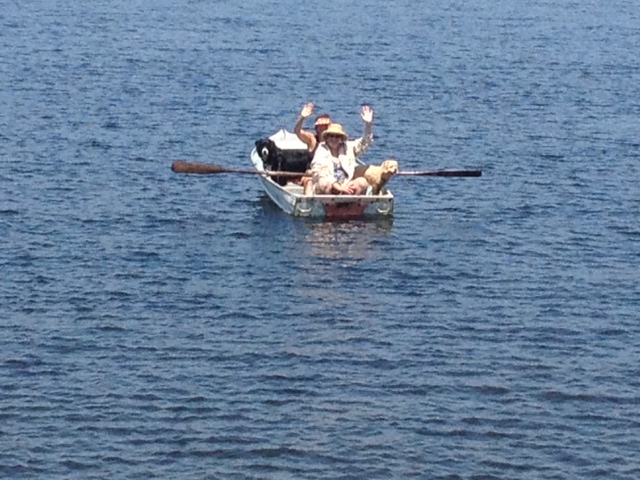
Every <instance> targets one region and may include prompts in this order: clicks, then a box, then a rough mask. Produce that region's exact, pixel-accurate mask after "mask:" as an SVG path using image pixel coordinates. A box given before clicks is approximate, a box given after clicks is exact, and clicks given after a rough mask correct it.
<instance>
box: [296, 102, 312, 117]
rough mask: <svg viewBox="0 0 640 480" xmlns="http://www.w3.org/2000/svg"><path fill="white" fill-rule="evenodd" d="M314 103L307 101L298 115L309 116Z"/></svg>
mask: <svg viewBox="0 0 640 480" xmlns="http://www.w3.org/2000/svg"><path fill="white" fill-rule="evenodd" d="M314 107H315V105H314V104H313V103H311V102H310V103H307V104H306V105H305V106H304V107H302V111H301V112H300V116H301V117H302V118H309V117H310V116H311V114H312V113H313V108H314Z"/></svg>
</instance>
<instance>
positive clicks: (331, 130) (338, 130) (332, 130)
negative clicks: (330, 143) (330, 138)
mask: <svg viewBox="0 0 640 480" xmlns="http://www.w3.org/2000/svg"><path fill="white" fill-rule="evenodd" d="M327 135H340V136H341V137H342V138H343V139H345V140H347V139H348V138H349V135H347V134H346V132H345V131H344V129H343V128H342V125H340V124H339V123H332V124H331V125H329V127H328V128H327V129H326V130H325V131H324V132H322V140H324V139H325V138H327Z"/></svg>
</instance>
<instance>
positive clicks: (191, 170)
mask: <svg viewBox="0 0 640 480" xmlns="http://www.w3.org/2000/svg"><path fill="white" fill-rule="evenodd" d="M171 170H173V171H174V172H175V173H186V174H195V175H213V174H217V173H239V174H245V175H268V176H271V177H308V176H310V175H309V174H308V173H299V172H272V171H268V170H245V169H240V168H224V167H221V166H220V165H213V164H211V163H198V162H183V161H180V160H178V161H176V162H173V163H172V164H171Z"/></svg>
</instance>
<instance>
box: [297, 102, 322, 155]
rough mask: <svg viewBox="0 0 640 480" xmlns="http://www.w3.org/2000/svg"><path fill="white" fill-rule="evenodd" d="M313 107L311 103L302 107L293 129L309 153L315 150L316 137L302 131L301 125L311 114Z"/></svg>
mask: <svg viewBox="0 0 640 480" xmlns="http://www.w3.org/2000/svg"><path fill="white" fill-rule="evenodd" d="M313 107H314V105H313V103H307V104H306V105H305V106H304V107H302V111H301V112H300V116H299V117H298V121H297V122H296V126H295V127H294V129H293V131H294V132H295V134H296V135H297V136H298V138H299V139H300V140H302V141H303V142H304V143H305V145H306V146H307V149H308V150H309V151H313V150H314V149H315V148H316V142H317V141H316V136H315V135H314V134H313V133H311V132H308V131H306V130H303V129H302V124H303V123H304V121H305V120H306V119H307V118H309V117H310V116H311V114H312V113H313Z"/></svg>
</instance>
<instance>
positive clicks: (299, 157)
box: [256, 138, 311, 186]
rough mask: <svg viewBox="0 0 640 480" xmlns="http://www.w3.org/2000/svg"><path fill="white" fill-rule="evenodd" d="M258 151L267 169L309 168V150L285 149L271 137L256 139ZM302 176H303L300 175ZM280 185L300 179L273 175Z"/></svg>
mask: <svg viewBox="0 0 640 480" xmlns="http://www.w3.org/2000/svg"><path fill="white" fill-rule="evenodd" d="M256 151H257V152H258V155H260V158H261V159H262V163H263V164H264V168H265V170H271V171H273V172H300V173H304V172H306V171H307V169H308V168H309V163H311V159H310V158H309V153H308V152H307V150H283V149H281V148H279V147H278V146H277V145H276V144H275V142H274V141H273V140H271V139H270V138H264V139H261V140H257V141H256ZM300 178H302V177H300ZM271 179H272V180H273V181H274V182H276V183H277V184H278V185H282V186H284V185H286V184H287V181H290V180H293V181H295V180H299V178H297V177H275V176H274V177H271Z"/></svg>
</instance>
